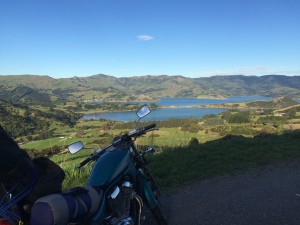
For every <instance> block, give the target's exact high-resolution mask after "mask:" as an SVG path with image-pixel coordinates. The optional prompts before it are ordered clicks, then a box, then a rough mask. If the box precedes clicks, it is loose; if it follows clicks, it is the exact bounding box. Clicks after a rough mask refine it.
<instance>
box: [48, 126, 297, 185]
mask: <svg viewBox="0 0 300 225" xmlns="http://www.w3.org/2000/svg"><path fill="white" fill-rule="evenodd" d="M299 146H300V131H299V130H298V131H294V132H289V133H284V134H282V135H267V136H257V137H254V138H245V137H242V136H228V137H225V138H221V139H218V140H214V141H211V142H206V143H203V144H193V145H191V146H186V147H174V148H170V147H169V148H164V149H163V151H162V152H159V153H156V154H153V155H148V156H147V157H146V158H147V161H148V163H149V167H150V170H151V172H152V173H153V175H154V177H155V178H156V180H157V181H158V183H159V185H160V186H161V187H163V188H167V187H174V186H180V185H184V184H187V183H189V182H193V181H196V180H201V179H207V178H209V177H213V176H217V175H224V174H228V173H234V172H235V171H240V170H245V169H249V168H253V167H261V166H264V165H267V164H271V163H276V162H280V161H284V160H288V159H295V158H300V149H299ZM89 154H90V151H89V150H84V151H82V152H80V153H78V154H76V155H71V154H68V153H64V154H59V155H56V156H52V157H51V159H52V160H54V161H55V162H57V163H58V164H59V165H60V166H62V167H63V168H64V170H65V171H66V174H67V178H66V180H65V182H64V188H69V187H71V186H76V185H84V184H86V182H87V179H88V175H89V172H90V169H91V166H90V167H88V168H87V169H86V170H85V171H81V172H79V171H77V170H76V169H75V168H74V167H75V165H76V164H77V163H79V162H80V161H82V160H84V159H85V158H86V157H87V156H88V155H89Z"/></svg>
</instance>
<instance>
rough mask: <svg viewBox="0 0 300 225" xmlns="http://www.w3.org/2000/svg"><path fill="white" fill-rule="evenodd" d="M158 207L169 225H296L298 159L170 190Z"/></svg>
mask: <svg viewBox="0 0 300 225" xmlns="http://www.w3.org/2000/svg"><path fill="white" fill-rule="evenodd" d="M162 205H163V208H164V210H165V214H166V216H167V219H168V222H169V225H179V224H180V225H183V224H184V225H202V224H205V225H275V224H276V225H299V224H300V159H299V160H293V161H289V162H284V163H280V164H276V165H271V166H267V167H264V168H261V169H251V170H249V171H246V172H240V173H236V174H235V175H228V176H220V177H216V178H212V179H208V180H204V181H201V182H199V183H195V184H192V185H188V186H186V187H183V188H179V189H175V190H171V191H168V192H165V193H164V196H163V198H162ZM148 222H149V224H155V222H153V221H148ZM147 224H148V223H147Z"/></svg>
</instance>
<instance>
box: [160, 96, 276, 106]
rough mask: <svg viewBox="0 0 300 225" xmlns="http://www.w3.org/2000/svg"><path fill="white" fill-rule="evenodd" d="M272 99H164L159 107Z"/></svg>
mask: <svg viewBox="0 0 300 225" xmlns="http://www.w3.org/2000/svg"><path fill="white" fill-rule="evenodd" d="M271 99H272V98H269V97H263V96H236V97H232V98H228V99H197V98H162V99H160V100H159V101H158V102H155V103H156V104H157V105H161V106H193V105H209V104H224V103H229V102H250V101H257V100H271Z"/></svg>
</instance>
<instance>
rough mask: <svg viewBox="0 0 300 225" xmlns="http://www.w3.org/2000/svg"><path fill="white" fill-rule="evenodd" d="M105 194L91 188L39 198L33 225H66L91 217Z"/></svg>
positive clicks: (34, 211)
mask: <svg viewBox="0 0 300 225" xmlns="http://www.w3.org/2000/svg"><path fill="white" fill-rule="evenodd" d="M102 197H103V192H102V190H100V189H96V188H93V187H91V186H82V187H76V188H73V189H70V190H68V191H66V192H63V193H61V194H52V195H48V196H45V197H42V198H39V199H38V200H37V201H36V202H35V203H34V205H33V207H32V209H31V220H30V224H31V225H66V224H68V223H70V222H79V221H80V220H81V219H82V218H87V217H91V216H92V215H94V214H95V213H96V211H97V209H98V208H99V206H100V203H101V202H102Z"/></svg>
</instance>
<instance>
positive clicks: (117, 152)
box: [88, 148, 130, 187]
mask: <svg viewBox="0 0 300 225" xmlns="http://www.w3.org/2000/svg"><path fill="white" fill-rule="evenodd" d="M129 162H130V152H129V151H128V150H125V149H122V148H114V149H111V150H110V151H108V152H106V153H104V154H103V155H102V156H101V157H100V158H99V159H98V160H97V161H96V163H95V165H94V167H93V169H92V172H91V175H90V178H89V181H88V185H93V186H102V187H106V186H108V185H109V184H111V183H112V182H113V181H114V180H115V179H116V178H117V177H118V176H120V175H121V174H122V173H123V172H124V171H126V169H127V168H128V167H129Z"/></svg>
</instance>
